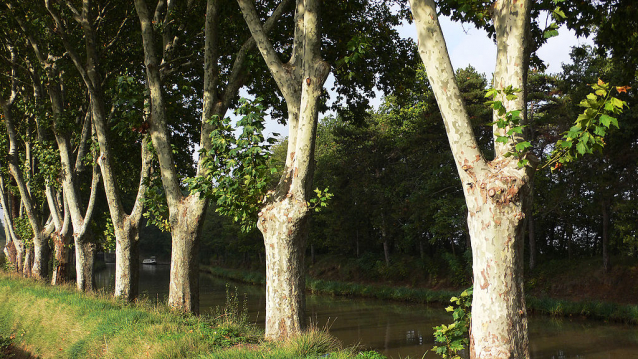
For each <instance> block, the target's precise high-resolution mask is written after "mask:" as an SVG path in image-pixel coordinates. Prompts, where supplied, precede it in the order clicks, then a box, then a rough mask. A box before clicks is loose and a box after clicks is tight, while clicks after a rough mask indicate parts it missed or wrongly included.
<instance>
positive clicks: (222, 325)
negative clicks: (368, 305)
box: [0, 272, 374, 358]
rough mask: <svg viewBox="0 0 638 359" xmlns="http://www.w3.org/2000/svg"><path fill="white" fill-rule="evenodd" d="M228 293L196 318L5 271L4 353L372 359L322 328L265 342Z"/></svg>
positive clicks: (1, 294) (0, 318)
mask: <svg viewBox="0 0 638 359" xmlns="http://www.w3.org/2000/svg"><path fill="white" fill-rule="evenodd" d="M228 294H229V295H228V302H227V304H226V307H224V308H218V310H217V311H215V312H214V313H215V314H214V315H213V316H192V315H185V314H179V313H175V312H173V311H171V310H169V309H168V308H167V307H165V306H162V305H154V304H152V303H150V302H148V301H143V300H142V301H139V302H138V303H135V304H129V303H123V302H119V301H116V300H115V299H112V298H110V296H109V295H107V294H104V293H94V294H85V293H79V292H77V291H75V289H74V288H73V287H72V286H59V287H52V286H50V285H48V284H45V283H42V282H37V281H33V280H29V279H24V278H21V277H18V276H17V275H13V274H7V273H4V272H0V353H2V350H3V349H2V347H1V345H5V347H7V346H8V345H9V343H11V344H13V346H16V347H18V348H19V349H20V350H22V351H25V352H28V353H30V354H32V355H34V356H37V357H43V358H98V357H99V358H318V357H320V356H322V355H325V354H326V353H330V358H368V357H366V356H361V355H360V354H359V353H357V351H356V350H355V349H352V348H350V349H342V348H341V346H340V344H339V343H338V342H337V341H336V339H334V338H333V337H331V336H329V335H328V334H327V333H325V332H323V331H319V330H315V329H313V330H310V331H308V332H306V333H304V334H302V335H300V336H298V337H296V338H294V339H291V340H289V341H287V342H277V343H271V342H265V341H263V340H262V338H263V332H261V330H259V329H257V328H256V327H255V326H253V325H250V324H248V323H247V320H246V319H245V318H246V317H245V315H243V314H242V313H243V309H242V307H241V305H240V302H239V298H238V296H237V293H234V294H233V293H230V292H229V293H228ZM6 338H11V340H10V341H9V340H8V339H6ZM5 343H7V344H5ZM363 355H373V354H365V353H364V354H363ZM369 358H374V357H369Z"/></svg>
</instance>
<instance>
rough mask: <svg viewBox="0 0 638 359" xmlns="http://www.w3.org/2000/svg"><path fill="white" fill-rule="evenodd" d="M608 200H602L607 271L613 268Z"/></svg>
mask: <svg viewBox="0 0 638 359" xmlns="http://www.w3.org/2000/svg"><path fill="white" fill-rule="evenodd" d="M607 203H608V202H607V200H603V201H602V212H603V213H602V214H603V238H602V246H603V269H604V270H605V272H609V270H610V269H611V263H610V261H609V208H608V204H607Z"/></svg>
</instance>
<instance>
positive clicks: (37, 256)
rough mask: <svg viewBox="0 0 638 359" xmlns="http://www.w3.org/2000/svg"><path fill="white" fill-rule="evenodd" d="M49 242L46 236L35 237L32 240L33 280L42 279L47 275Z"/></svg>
mask: <svg viewBox="0 0 638 359" xmlns="http://www.w3.org/2000/svg"><path fill="white" fill-rule="evenodd" d="M48 268H49V241H48V236H47V237H44V236H42V235H39V236H35V238H34V239H33V268H32V274H33V277H34V278H38V279H44V278H46V277H47V275H48V274H49V273H48V271H49V269H48Z"/></svg>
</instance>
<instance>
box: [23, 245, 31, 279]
mask: <svg viewBox="0 0 638 359" xmlns="http://www.w3.org/2000/svg"><path fill="white" fill-rule="evenodd" d="M24 252H25V253H24V263H23V264H22V275H24V276H25V277H27V278H31V276H32V275H33V272H32V271H31V269H32V268H33V247H26V249H25V251H24Z"/></svg>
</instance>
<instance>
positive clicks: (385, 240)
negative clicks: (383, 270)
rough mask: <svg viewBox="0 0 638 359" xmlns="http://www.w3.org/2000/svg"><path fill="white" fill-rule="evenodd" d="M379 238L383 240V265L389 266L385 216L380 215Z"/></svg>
mask: <svg viewBox="0 0 638 359" xmlns="http://www.w3.org/2000/svg"><path fill="white" fill-rule="evenodd" d="M381 238H382V239H383V257H384V258H385V265H386V266H388V267H389V266H390V246H389V244H388V238H387V233H386V231H385V216H384V215H383V213H381Z"/></svg>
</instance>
